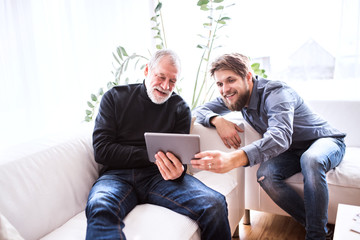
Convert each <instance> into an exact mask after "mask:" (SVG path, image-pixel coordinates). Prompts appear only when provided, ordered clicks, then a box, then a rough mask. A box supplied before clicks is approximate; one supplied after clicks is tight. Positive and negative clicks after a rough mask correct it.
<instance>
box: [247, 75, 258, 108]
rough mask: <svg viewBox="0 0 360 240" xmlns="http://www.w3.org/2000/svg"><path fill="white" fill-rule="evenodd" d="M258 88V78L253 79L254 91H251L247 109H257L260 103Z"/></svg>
mask: <svg viewBox="0 0 360 240" xmlns="http://www.w3.org/2000/svg"><path fill="white" fill-rule="evenodd" d="M257 86H258V79H257V77H256V78H255V79H253V89H252V91H251V96H250V101H249V106H248V107H247V109H253V110H256V109H257V105H258V102H259V96H258V94H257Z"/></svg>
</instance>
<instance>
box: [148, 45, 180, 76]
mask: <svg viewBox="0 0 360 240" xmlns="http://www.w3.org/2000/svg"><path fill="white" fill-rule="evenodd" d="M165 56H169V57H170V60H171V62H172V64H173V65H174V66H175V67H176V69H177V70H178V76H179V75H180V72H181V63H180V58H179V56H178V55H177V54H176V53H175V52H174V51H172V50H170V49H162V50H158V51H157V52H156V53H155V54H154V55H153V56H152V57H151V59H150V61H149V71H151V70H152V69H153V68H155V67H156V66H157V65H158V63H159V61H160V60H161V59H162V58H163V57H165Z"/></svg>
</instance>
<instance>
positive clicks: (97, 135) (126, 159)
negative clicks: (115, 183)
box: [93, 91, 149, 168]
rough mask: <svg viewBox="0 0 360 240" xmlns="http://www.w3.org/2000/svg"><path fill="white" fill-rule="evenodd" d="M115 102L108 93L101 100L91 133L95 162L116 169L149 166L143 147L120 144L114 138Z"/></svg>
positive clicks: (115, 127) (115, 124)
mask: <svg viewBox="0 0 360 240" xmlns="http://www.w3.org/2000/svg"><path fill="white" fill-rule="evenodd" d="M116 129H117V123H116V114H115V102H114V99H113V96H112V95H111V92H110V91H108V92H107V93H105V95H104V96H103V97H102V99H101V103H100V108H99V113H98V116H97V117H96V120H95V128H94V132H93V146H94V155H95V161H96V162H98V163H100V164H103V165H107V166H110V167H116V168H135V167H143V166H146V165H149V163H148V161H147V152H146V149H145V148H143V147H136V146H130V145H124V144H120V143H119V142H118V141H117V139H116V138H117V136H116V132H117V131H116Z"/></svg>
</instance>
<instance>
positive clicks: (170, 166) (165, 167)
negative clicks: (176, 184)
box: [155, 151, 184, 180]
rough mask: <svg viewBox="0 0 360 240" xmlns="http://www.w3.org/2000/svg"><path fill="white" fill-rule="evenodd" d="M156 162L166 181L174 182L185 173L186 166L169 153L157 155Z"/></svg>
mask: <svg viewBox="0 0 360 240" xmlns="http://www.w3.org/2000/svg"><path fill="white" fill-rule="evenodd" d="M155 158H156V162H155V164H156V165H157V166H158V168H159V171H160V173H161V176H162V177H163V178H164V179H165V180H174V179H177V178H179V177H180V176H181V175H182V173H183V172H184V166H183V165H182V163H181V162H180V160H179V159H177V158H176V157H175V156H174V154H172V153H170V152H167V153H166V155H165V153H163V152H161V151H160V152H158V153H157V154H155Z"/></svg>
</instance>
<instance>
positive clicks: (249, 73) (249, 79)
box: [246, 71, 252, 82]
mask: <svg viewBox="0 0 360 240" xmlns="http://www.w3.org/2000/svg"><path fill="white" fill-rule="evenodd" d="M246 81H247V82H249V81H252V73H251V71H249V72H248V73H247V74H246Z"/></svg>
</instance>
